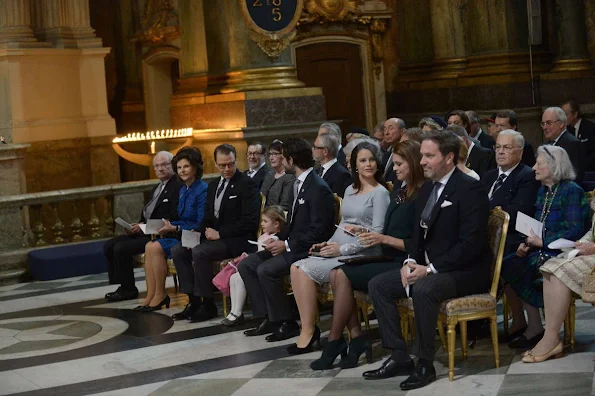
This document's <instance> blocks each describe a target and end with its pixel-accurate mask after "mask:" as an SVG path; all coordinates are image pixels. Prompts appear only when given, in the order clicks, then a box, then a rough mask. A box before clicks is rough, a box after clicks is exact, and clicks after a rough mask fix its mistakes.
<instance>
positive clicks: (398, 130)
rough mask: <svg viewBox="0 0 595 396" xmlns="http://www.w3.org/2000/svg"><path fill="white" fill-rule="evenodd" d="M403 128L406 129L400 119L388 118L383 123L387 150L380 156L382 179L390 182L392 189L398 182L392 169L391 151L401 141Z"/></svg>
mask: <svg viewBox="0 0 595 396" xmlns="http://www.w3.org/2000/svg"><path fill="white" fill-rule="evenodd" d="M405 128H407V126H406V124H405V121H403V120H402V119H400V118H389V119H388V120H386V121H384V144H385V145H387V146H388V149H387V150H386V151H385V153H384V154H383V155H382V165H383V166H384V174H383V177H384V180H386V181H390V182H392V183H393V185H394V187H396V183H397V182H398V180H397V175H396V174H395V170H394V167H393V149H394V147H395V146H396V145H397V143H399V142H400V141H401V136H402V135H403V132H404V129H405Z"/></svg>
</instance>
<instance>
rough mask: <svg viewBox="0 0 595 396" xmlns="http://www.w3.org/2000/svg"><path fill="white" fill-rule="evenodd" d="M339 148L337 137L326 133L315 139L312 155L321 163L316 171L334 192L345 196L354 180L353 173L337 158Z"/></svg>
mask: <svg viewBox="0 0 595 396" xmlns="http://www.w3.org/2000/svg"><path fill="white" fill-rule="evenodd" d="M338 149H339V142H338V141H337V139H336V138H335V137H334V136H333V135H331V134H330V133H325V134H322V135H319V136H318V137H317V138H316V140H315V141H314V146H312V156H313V157H314V159H315V160H316V162H318V163H319V164H320V166H319V167H318V168H316V171H315V172H316V173H317V174H318V176H320V177H322V180H324V181H325V182H326V184H328V186H329V187H330V188H331V191H332V192H333V193H335V194H337V195H338V196H340V197H341V198H343V196H344V195H345V189H346V188H347V186H349V185H350V184H351V183H352V182H353V181H352V177H351V173H350V172H349V171H348V170H347V169H346V168H345V167H344V166H343V165H341V164H340V163H339V161H338V160H337V150H338Z"/></svg>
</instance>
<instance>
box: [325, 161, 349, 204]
mask: <svg viewBox="0 0 595 396" xmlns="http://www.w3.org/2000/svg"><path fill="white" fill-rule="evenodd" d="M322 179H323V180H324V181H325V182H326V184H328V186H329V187H330V188H331V191H332V192H333V193H335V194H337V195H338V196H340V197H341V198H343V196H344V195H345V189H346V188H347V187H348V186H349V185H350V184H352V183H353V178H352V177H351V173H350V172H349V171H348V170H347V169H346V168H345V167H344V166H343V165H341V164H339V161H338V160H337V162H335V163H334V164H333V165H332V166H331V167H330V168H328V170H327V171H326V172H324V176H322Z"/></svg>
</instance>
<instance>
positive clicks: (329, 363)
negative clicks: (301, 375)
mask: <svg viewBox="0 0 595 396" xmlns="http://www.w3.org/2000/svg"><path fill="white" fill-rule="evenodd" d="M339 355H341V359H345V357H346V356H347V343H346V342H345V339H344V338H343V337H341V338H339V339H338V340H335V341H329V342H327V343H326V345H325V346H324V349H323V350H322V356H321V357H320V358H319V359H317V360H315V361H313V362H312V363H310V368H311V369H312V370H329V369H331V368H332V367H333V363H334V362H335V359H336V358H337V356H339Z"/></svg>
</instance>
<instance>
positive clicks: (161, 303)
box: [140, 296, 170, 312]
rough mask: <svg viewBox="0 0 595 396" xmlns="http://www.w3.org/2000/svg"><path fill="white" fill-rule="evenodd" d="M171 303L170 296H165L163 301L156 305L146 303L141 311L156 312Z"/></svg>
mask: <svg viewBox="0 0 595 396" xmlns="http://www.w3.org/2000/svg"><path fill="white" fill-rule="evenodd" d="M169 303H170V299H169V296H165V298H164V299H163V301H161V302H160V303H159V304H157V305H155V306H154V307H153V306H151V305H146V306H144V307H143V308H141V309H140V311H141V312H155V311H159V310H160V309H161V307H165V308H169Z"/></svg>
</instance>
